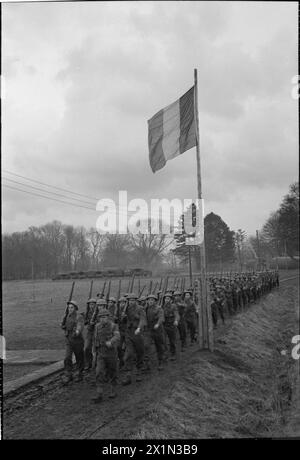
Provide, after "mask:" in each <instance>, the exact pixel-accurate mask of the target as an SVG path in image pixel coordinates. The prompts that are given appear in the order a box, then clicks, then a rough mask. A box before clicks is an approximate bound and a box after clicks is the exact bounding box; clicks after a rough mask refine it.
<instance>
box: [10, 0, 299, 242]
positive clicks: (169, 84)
mask: <svg viewBox="0 0 300 460" xmlns="http://www.w3.org/2000/svg"><path fill="white" fill-rule="evenodd" d="M297 8H298V6H297V3H281V2H268V3H267V2H266V3H264V2H253V3H252V2H232V3H231V2H227V3H226V2H220V3H219V2H142V1H140V2H120V3H119V2H112V3H110V2H82V3H81V2H76V3H71V2H67V3H54V2H53V3H30V4H29V3H23V4H21V3H19V4H14V3H11V4H2V73H3V76H4V92H3V95H2V183H3V185H6V187H3V189H2V229H3V231H5V232H12V231H21V230H25V229H27V228H28V227H29V226H30V225H41V224H44V223H46V222H50V221H52V220H54V219H57V220H60V221H62V222H63V223H71V224H74V225H85V226H87V227H89V226H95V224H96V219H97V216H98V215H99V213H97V212H96V211H95V202H96V200H95V199H96V198H113V199H117V196H118V191H119V190H126V191H127V192H128V196H129V198H145V199H147V200H150V199H151V198H169V199H171V198H181V199H183V198H194V197H196V193H197V188H196V153H195V148H193V149H191V150H189V151H188V152H185V153H184V154H183V155H181V156H180V157H177V158H176V159H174V160H172V161H169V162H168V163H167V164H166V166H165V167H164V168H163V169H162V170H160V171H158V172H157V173H156V174H153V173H152V171H151V169H150V166H149V160H148V144H147V142H148V133H147V120H148V119H149V118H151V117H152V116H153V115H154V114H155V113H156V112H157V111H158V110H160V109H161V108H163V107H164V106H166V105H168V104H170V103H171V102H173V101H175V100H176V99H178V98H179V97H180V96H181V95H182V94H183V93H185V92H186V91H187V90H188V89H189V88H190V87H191V86H192V85H193V69H194V68H197V69H198V92H199V111H200V113H199V118H200V136H201V161H202V179H203V196H204V199H205V211H206V212H210V211H213V212H215V213H217V214H219V215H220V216H221V217H222V218H223V219H224V220H225V222H226V223H227V224H228V225H229V226H230V227H231V228H232V229H233V230H236V229H238V228H242V229H245V230H246V232H247V233H248V234H252V233H254V232H255V229H259V228H260V227H261V226H262V225H263V223H264V221H265V220H266V218H267V217H268V216H269V214H270V212H271V211H272V210H275V209H276V208H277V207H278V205H279V203H280V201H281V198H282V196H283V195H284V194H285V193H286V192H287V190H288V186H289V184H290V183H292V182H293V181H295V180H296V179H297V174H298V172H297V170H298V128H297V126H298V119H297V111H298V106H297V103H298V102H297V101H296V100H294V99H293V98H292V97H291V90H292V86H293V85H292V83H291V79H292V78H293V76H295V75H296V74H297ZM12 173H13V174H12ZM16 174H18V175H19V176H16ZM20 176H23V177H20ZM24 178H29V179H33V180H35V181H39V182H40V183H37V182H30V181H28V180H26V179H24ZM13 181H14V182H13ZM41 183H45V184H49V185H51V186H55V187H58V188H63V189H65V190H70V191H73V192H75V193H78V194H80V195H74V194H73V195H70V194H69V193H68V192H65V191H62V190H59V189H54V188H49V187H45V186H43V185H42V184H41ZM21 184H27V185H31V188H30V187H26V186H25V185H21ZM8 186H9V187H10V188H9V187H8ZM12 187H13V188H14V189H13V188H12ZM32 187H36V188H35V189H34V188H32ZM16 188H18V189H19V190H15V189H16ZM41 189H43V190H48V191H52V192H55V193H56V194H57V195H54V194H53V193H51V195H49V194H46V193H45V192H42V191H41ZM20 190H27V191H28V192H31V193H35V194H40V195H43V196H45V195H47V196H51V197H52V198H56V199H58V200H63V201H68V202H70V201H71V200H69V199H67V198H66V197H67V196H72V197H74V198H77V200H82V201H75V200H73V201H72V202H73V203H74V204H77V206H72V205H70V204H65V203H61V202H58V201H51V200H49V199H46V198H43V197H38V196H35V195H32V194H30V193H25V192H23V191H20ZM81 195H85V197H83V196H81ZM78 205H80V206H83V207H78ZM85 207H88V208H91V209H86V208H85Z"/></svg>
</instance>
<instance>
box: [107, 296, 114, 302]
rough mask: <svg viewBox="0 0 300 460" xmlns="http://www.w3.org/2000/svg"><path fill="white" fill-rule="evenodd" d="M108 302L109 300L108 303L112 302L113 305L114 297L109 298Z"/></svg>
mask: <svg viewBox="0 0 300 460" xmlns="http://www.w3.org/2000/svg"><path fill="white" fill-rule="evenodd" d="M108 300H109V302H114V303H116V299H115V298H114V297H110V298H109V299H108Z"/></svg>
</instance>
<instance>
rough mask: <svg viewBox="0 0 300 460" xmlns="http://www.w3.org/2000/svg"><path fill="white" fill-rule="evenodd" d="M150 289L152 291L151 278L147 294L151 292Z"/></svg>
mask: <svg viewBox="0 0 300 460" xmlns="http://www.w3.org/2000/svg"><path fill="white" fill-rule="evenodd" d="M151 291H152V280H151V281H150V284H149V289H148V295H150V294H151Z"/></svg>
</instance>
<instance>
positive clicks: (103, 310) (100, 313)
mask: <svg viewBox="0 0 300 460" xmlns="http://www.w3.org/2000/svg"><path fill="white" fill-rule="evenodd" d="M105 316H110V313H109V311H108V310H107V309H106V308H104V307H103V306H101V307H100V308H99V310H98V317H105Z"/></svg>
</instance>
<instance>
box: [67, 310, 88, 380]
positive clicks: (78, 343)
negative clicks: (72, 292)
mask: <svg viewBox="0 0 300 460" xmlns="http://www.w3.org/2000/svg"><path fill="white" fill-rule="evenodd" d="M68 305H73V306H74V308H75V310H74V311H73V312H72V313H68V315H67V317H66V319H65V322H64V325H63V326H62V327H63V329H64V331H65V346H66V355H65V360H64V366H65V376H66V379H65V383H68V382H69V381H70V380H72V370H73V363H72V357H73V353H74V355H75V360H76V368H77V376H76V380H81V379H82V372H83V368H84V352H83V347H84V339H83V335H82V333H83V328H84V318H83V315H82V314H80V313H78V306H77V304H76V302H74V301H70V302H68Z"/></svg>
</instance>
